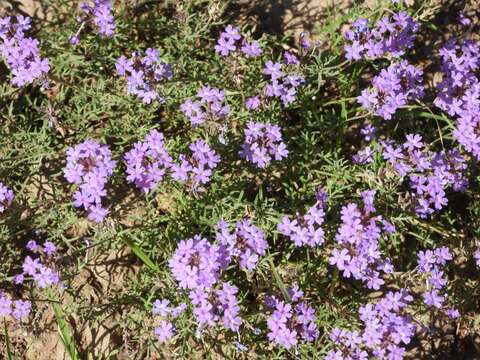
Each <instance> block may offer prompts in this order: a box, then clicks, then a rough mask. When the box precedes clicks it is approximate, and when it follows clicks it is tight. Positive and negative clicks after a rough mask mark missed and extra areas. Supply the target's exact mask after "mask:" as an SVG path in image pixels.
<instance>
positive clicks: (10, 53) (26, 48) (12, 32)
mask: <svg viewBox="0 0 480 360" xmlns="http://www.w3.org/2000/svg"><path fill="white" fill-rule="evenodd" d="M30 27H31V25H30V18H28V17H23V16H17V17H16V22H14V21H13V18H12V17H5V18H0V55H1V56H2V57H3V58H4V60H5V62H6V64H7V66H8V67H9V68H10V70H11V72H12V75H13V76H12V78H11V80H10V82H11V84H12V85H14V86H19V87H21V86H25V85H28V84H31V83H33V82H39V83H40V84H41V85H42V87H43V88H46V87H47V86H48V81H47V73H48V72H49V71H50V65H49V62H48V59H42V58H41V57H40V54H39V49H38V44H39V42H38V40H36V39H33V38H30V37H25V31H27V30H29V29H30ZM0 196H1V188H0ZM1 207H2V205H1V197H0V209H1ZM0 212H1V210H0Z"/></svg>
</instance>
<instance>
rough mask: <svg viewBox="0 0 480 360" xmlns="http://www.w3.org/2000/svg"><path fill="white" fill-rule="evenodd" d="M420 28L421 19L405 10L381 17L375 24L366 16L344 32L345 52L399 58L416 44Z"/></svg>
mask: <svg viewBox="0 0 480 360" xmlns="http://www.w3.org/2000/svg"><path fill="white" fill-rule="evenodd" d="M417 30H418V23H417V22H416V21H415V20H413V19H412V18H411V17H410V16H409V15H407V13H406V12H404V11H400V12H398V13H395V14H393V15H392V16H391V17H387V16H385V17H383V18H381V19H380V20H379V21H378V22H377V23H376V25H375V27H374V28H370V27H369V26H368V20H367V19H359V20H357V21H355V22H354V23H353V24H352V27H351V29H350V30H348V31H347V32H346V33H345V39H346V40H347V44H346V45H345V52H346V54H345V56H346V58H347V59H348V60H360V59H362V58H364V59H365V58H367V59H377V58H380V57H385V56H390V57H393V58H398V57H400V56H402V55H404V54H405V50H406V49H409V48H411V47H412V46H413V41H414V40H415V33H416V32H417Z"/></svg>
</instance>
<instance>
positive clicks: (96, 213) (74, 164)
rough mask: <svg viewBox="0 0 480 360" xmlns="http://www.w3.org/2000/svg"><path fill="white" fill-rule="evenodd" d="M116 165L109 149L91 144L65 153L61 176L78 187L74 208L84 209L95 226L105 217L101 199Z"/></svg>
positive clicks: (106, 211) (73, 148)
mask: <svg viewBox="0 0 480 360" xmlns="http://www.w3.org/2000/svg"><path fill="white" fill-rule="evenodd" d="M115 165H116V163H115V161H113V160H112V158H111V153H110V150H109V149H108V147H107V146H106V145H101V144H99V143H98V142H96V141H93V140H86V141H84V142H83V143H81V144H79V145H77V146H75V147H71V148H69V149H68V150H67V167H66V168H65V170H64V174H65V177H66V179H67V181H68V182H69V183H71V184H76V185H78V190H77V191H76V192H75V193H74V195H73V198H74V203H73V204H74V206H75V207H83V208H84V209H85V210H86V211H87V213H88V218H89V219H90V220H92V221H95V222H97V223H98V222H101V221H102V220H103V219H104V218H105V216H106V215H107V214H108V210H107V209H105V208H103V207H102V198H103V197H105V196H106V195H107V191H106V189H105V185H106V184H107V181H108V178H109V177H110V176H111V175H112V174H113V169H114V167H115Z"/></svg>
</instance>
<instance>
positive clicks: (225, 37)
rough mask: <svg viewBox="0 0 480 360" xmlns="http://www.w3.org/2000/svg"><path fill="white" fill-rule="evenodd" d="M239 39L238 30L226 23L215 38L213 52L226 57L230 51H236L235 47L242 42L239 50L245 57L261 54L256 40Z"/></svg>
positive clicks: (240, 37)
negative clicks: (216, 38) (215, 42)
mask: <svg viewBox="0 0 480 360" xmlns="http://www.w3.org/2000/svg"><path fill="white" fill-rule="evenodd" d="M241 39H242V36H241V35H240V30H239V29H238V28H237V27H235V26H232V25H228V26H227V27H226V28H225V30H224V31H223V32H222V33H221V34H220V37H219V38H218V40H217V44H216V45H215V52H216V53H217V54H220V55H221V56H223V57H226V56H228V55H229V54H230V53H232V52H235V51H237V48H238V47H239V46H240V44H242V47H241V49H240V50H241V51H242V53H244V54H245V56H246V57H247V58H250V57H258V56H260V55H261V54H262V49H261V47H260V44H259V43H258V41H252V42H247V41H246V40H245V39H243V41H241Z"/></svg>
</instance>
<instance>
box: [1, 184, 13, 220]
mask: <svg viewBox="0 0 480 360" xmlns="http://www.w3.org/2000/svg"><path fill="white" fill-rule="evenodd" d="M14 198H15V195H14V194H13V191H12V190H11V189H9V188H8V187H6V186H5V185H4V184H3V183H2V182H0V214H1V213H3V212H4V211H5V210H6V209H7V208H8V207H10V205H12V202H13V199H14Z"/></svg>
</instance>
